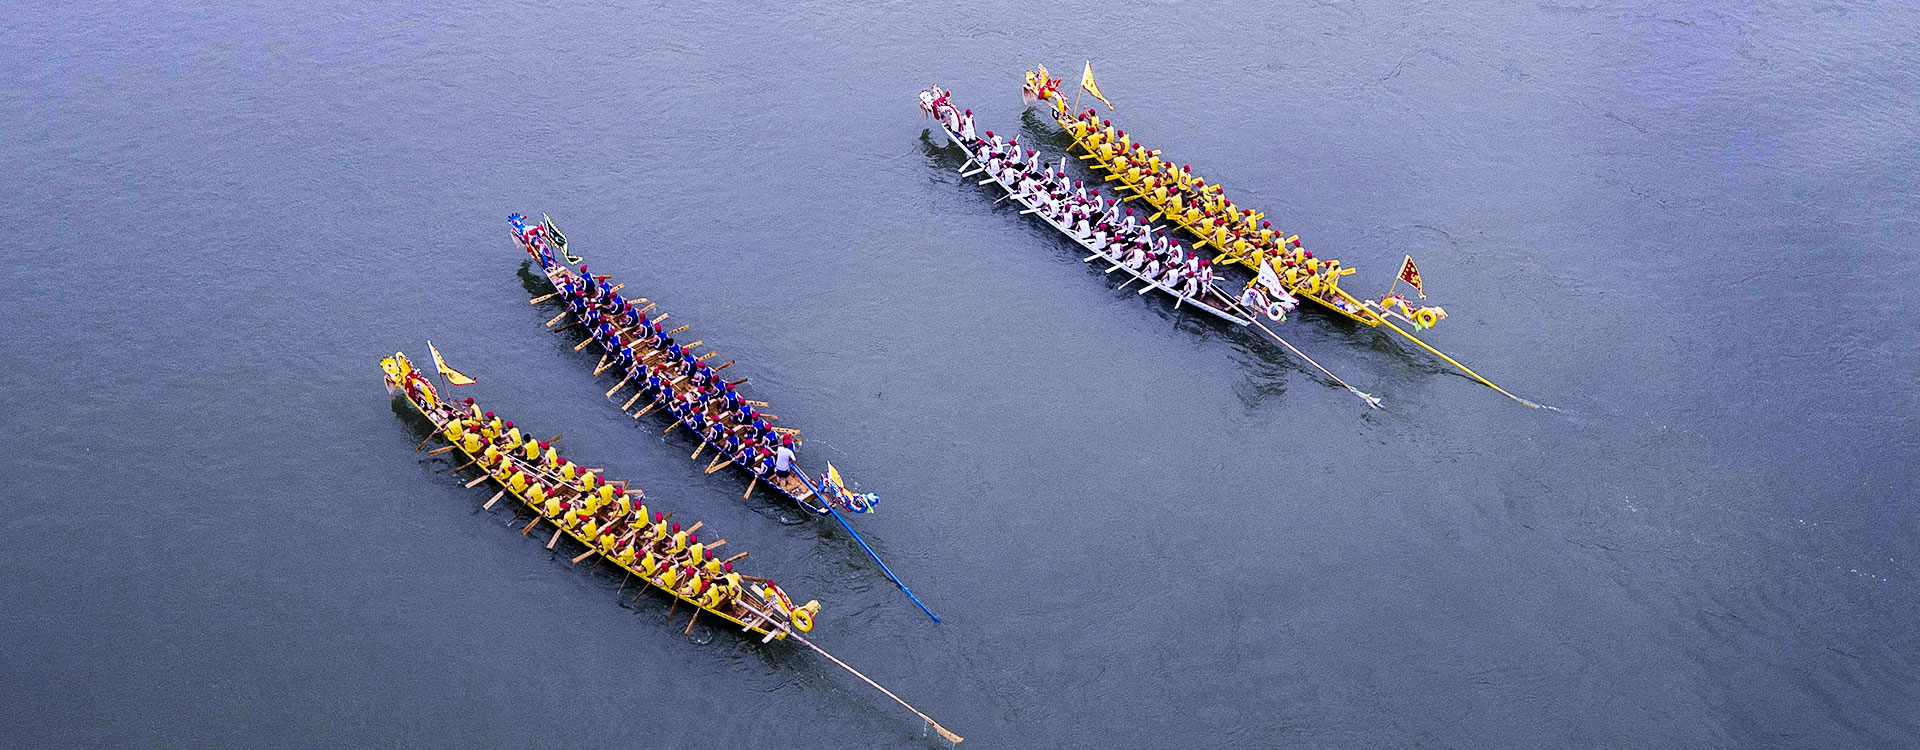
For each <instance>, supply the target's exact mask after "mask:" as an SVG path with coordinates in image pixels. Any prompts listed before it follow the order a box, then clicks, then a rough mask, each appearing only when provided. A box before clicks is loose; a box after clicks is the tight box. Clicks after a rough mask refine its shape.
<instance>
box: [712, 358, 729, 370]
mask: <svg viewBox="0 0 1920 750" xmlns="http://www.w3.org/2000/svg"><path fill="white" fill-rule="evenodd" d="M733 362H734V361H733V360H731V359H729V360H727V363H726V364H724V365H721V366H719V367H715V368H713V371H714V372H719V371H721V370H725V369H727V368H729V367H732V366H733Z"/></svg>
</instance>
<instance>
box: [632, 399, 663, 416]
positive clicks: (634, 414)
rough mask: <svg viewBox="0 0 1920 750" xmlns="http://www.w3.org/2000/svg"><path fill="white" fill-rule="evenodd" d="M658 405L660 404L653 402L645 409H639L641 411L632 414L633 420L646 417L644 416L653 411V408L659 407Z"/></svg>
mask: <svg viewBox="0 0 1920 750" xmlns="http://www.w3.org/2000/svg"><path fill="white" fill-rule="evenodd" d="M659 405H660V402H658V401H655V402H653V403H651V404H647V405H646V408H643V409H641V410H639V411H637V412H634V413H633V418H634V419H639V418H641V417H644V416H646V414H647V412H650V411H653V409H654V407H657V406H659Z"/></svg>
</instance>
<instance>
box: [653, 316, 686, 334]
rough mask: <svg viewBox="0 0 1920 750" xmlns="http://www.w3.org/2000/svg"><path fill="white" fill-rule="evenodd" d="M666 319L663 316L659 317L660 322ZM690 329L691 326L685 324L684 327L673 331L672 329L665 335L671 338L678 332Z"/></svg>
mask: <svg viewBox="0 0 1920 750" xmlns="http://www.w3.org/2000/svg"><path fill="white" fill-rule="evenodd" d="M666 317H667V316H665V315H662V316H660V319H661V320H665V319H666ZM692 327H693V324H692V323H688V324H686V325H683V326H680V327H679V328H675V329H673V330H671V331H668V332H667V335H668V336H672V335H674V334H676V333H679V332H681V331H684V330H687V329H689V328H692Z"/></svg>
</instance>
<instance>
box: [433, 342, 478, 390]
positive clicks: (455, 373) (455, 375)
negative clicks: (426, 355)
mask: <svg viewBox="0 0 1920 750" xmlns="http://www.w3.org/2000/svg"><path fill="white" fill-rule="evenodd" d="M427 351H430V352H433V369H436V370H439V371H440V377H443V378H446V379H447V382H448V383H450V384H452V385H473V378H470V377H467V376H466V375H465V374H464V373H462V372H460V371H459V370H455V369H453V368H451V367H448V366H447V361H446V360H444V359H441V358H440V348H439V347H436V346H434V345H433V342H432V341H428V342H427Z"/></svg>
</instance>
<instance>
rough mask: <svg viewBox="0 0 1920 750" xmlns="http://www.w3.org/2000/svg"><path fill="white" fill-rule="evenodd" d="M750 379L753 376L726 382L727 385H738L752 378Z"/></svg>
mask: <svg viewBox="0 0 1920 750" xmlns="http://www.w3.org/2000/svg"><path fill="white" fill-rule="evenodd" d="M752 379H753V378H741V379H739V380H733V381H728V383H727V385H733V386H737V385H740V384H741V383H745V382H747V381H749V380H752Z"/></svg>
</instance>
